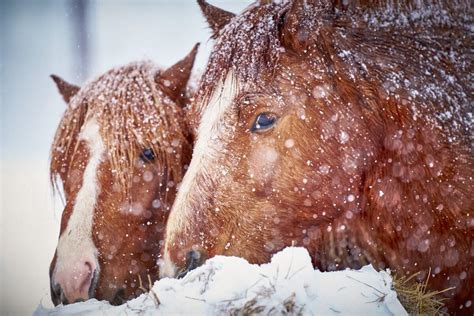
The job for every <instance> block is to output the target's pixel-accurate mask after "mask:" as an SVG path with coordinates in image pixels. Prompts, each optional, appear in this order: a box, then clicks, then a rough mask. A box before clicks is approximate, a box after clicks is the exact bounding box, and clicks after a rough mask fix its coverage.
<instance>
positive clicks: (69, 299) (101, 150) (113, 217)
mask: <svg viewBox="0 0 474 316" xmlns="http://www.w3.org/2000/svg"><path fill="white" fill-rule="evenodd" d="M196 52H197V46H196V47H195V48H194V49H193V50H192V52H191V53H190V54H189V55H188V56H186V58H184V59H183V60H181V61H179V62H178V63H177V64H176V65H174V66H172V67H171V68H168V69H167V70H164V71H162V70H159V69H158V68H157V67H156V66H155V65H154V64H152V63H151V62H136V63H131V64H128V65H125V66H122V67H118V68H115V69H112V70H110V71H108V72H106V73H105V74H103V75H101V76H99V77H98V78H97V79H94V80H92V81H91V82H89V83H87V84H86V85H85V86H84V87H82V88H81V89H79V88H78V87H75V86H73V85H70V84H68V83H66V82H65V81H64V80H62V79H60V78H59V77H57V76H54V77H53V79H54V80H55V82H56V83H57V85H58V88H59V91H60V92H61V94H62V95H63V97H64V99H65V101H66V102H68V103H69V104H68V108H67V109H66V112H65V114H64V116H63V118H62V120H61V122H60V124H59V127H58V130H57V132H56V136H55V139H54V143H53V146H52V151H51V180H52V181H53V183H54V181H58V186H62V188H63V192H64V196H65V200H66V201H65V202H66V203H65V208H64V211H63V214H62V220H61V229H60V238H59V241H58V247H57V249H56V253H55V256H54V258H53V261H52V263H51V267H50V279H51V297H52V299H53V302H54V303H55V304H60V303H63V304H67V303H73V302H75V301H78V300H86V299H89V298H97V299H100V300H108V301H110V302H112V303H114V304H119V303H122V302H123V301H124V300H127V299H130V298H133V297H135V296H137V295H139V294H141V293H142V292H143V289H140V288H139V282H140V279H143V280H148V277H150V278H151V280H155V279H156V278H157V277H158V267H157V265H156V261H157V259H158V256H159V253H160V251H161V245H162V243H163V241H162V239H163V234H164V228H165V224H166V219H167V215H168V212H169V209H170V207H171V205H172V203H173V200H174V197H175V194H176V184H177V183H179V182H180V181H181V179H182V177H183V174H184V170H185V166H186V165H187V164H188V163H189V160H190V158H191V150H192V145H191V135H190V134H191V133H190V131H189V128H188V126H187V124H186V122H185V117H184V113H183V107H184V106H185V105H186V103H187V97H188V93H187V92H186V86H187V82H188V79H189V76H190V74H191V69H192V65H193V62H194V58H195V56H196Z"/></svg>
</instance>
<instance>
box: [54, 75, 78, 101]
mask: <svg viewBox="0 0 474 316" xmlns="http://www.w3.org/2000/svg"><path fill="white" fill-rule="evenodd" d="M51 78H52V79H53V81H54V82H55V83H56V86H57V87H58V90H59V93H61V95H62V96H63V99H64V101H66V103H69V101H70V100H71V98H72V97H73V96H74V95H76V93H77V92H78V91H79V89H80V88H79V87H78V86H76V85H73V84H71V83H69V82H66V81H65V80H63V79H62V78H61V77H59V76H56V75H51Z"/></svg>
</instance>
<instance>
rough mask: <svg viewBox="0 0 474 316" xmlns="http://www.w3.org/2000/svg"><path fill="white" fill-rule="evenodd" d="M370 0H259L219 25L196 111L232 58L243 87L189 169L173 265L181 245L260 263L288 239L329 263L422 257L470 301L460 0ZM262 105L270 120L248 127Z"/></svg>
mask: <svg viewBox="0 0 474 316" xmlns="http://www.w3.org/2000/svg"><path fill="white" fill-rule="evenodd" d="M367 3H368V2H364V1H360V2H358V3H356V4H355V5H354V6H352V5H349V6H348V7H346V8H340V7H338V5H337V3H336V5H334V4H333V3H331V2H329V1H327V2H325V1H306V4H305V5H303V2H302V1H287V2H284V3H282V4H271V3H270V4H263V5H255V6H252V7H250V8H249V9H248V10H247V11H245V12H243V13H242V14H240V15H238V16H236V17H235V18H233V19H232V21H231V22H230V24H228V25H227V26H226V27H225V28H224V29H223V31H222V32H221V33H220V36H219V37H218V39H217V42H216V45H215V47H214V50H213V52H212V54H211V57H210V60H209V64H208V67H207V69H206V71H205V73H204V75H203V78H202V81H201V86H200V89H199V91H198V93H197V97H196V102H195V104H194V105H195V110H196V112H197V114H198V115H197V116H195V117H196V118H199V114H200V115H201V117H200V121H201V123H202V122H203V121H205V120H206V117H202V113H204V111H205V109H206V106H207V104H208V102H209V98H210V97H211V95H212V94H213V93H215V92H216V91H215V88H216V84H217V83H218V82H219V81H221V80H223V78H225V77H226V74H227V73H233V74H234V76H235V79H234V80H235V81H236V82H237V85H238V87H239V94H238V96H237V97H236V98H235V99H234V100H233V104H232V106H231V107H230V109H229V110H228V111H227V112H226V113H225V115H224V116H223V118H222V121H221V122H220V124H219V126H218V127H217V128H216V129H215V130H214V132H215V139H218V141H215V142H214V143H212V144H211V145H210V148H213V146H214V147H215V148H219V150H218V151H217V152H216V153H215V154H213V155H210V156H207V157H205V158H202V159H204V161H201V163H200V166H201V169H199V170H198V172H197V174H195V175H194V178H192V179H187V177H190V175H189V173H188V174H187V175H186V176H185V178H184V180H183V183H184V182H189V183H190V186H189V188H188V191H187V192H180V193H179V195H178V197H177V201H176V202H175V205H174V206H173V209H172V212H171V214H170V219H169V225H168V229H167V238H166V248H165V251H167V253H166V255H168V256H169V258H170V259H171V260H172V261H173V262H174V264H176V265H177V267H178V269H179V268H183V267H184V266H185V256H186V253H187V252H188V251H189V250H190V249H199V250H200V251H201V252H202V254H203V255H204V256H214V255H217V254H225V255H236V256H241V257H244V258H246V259H248V260H250V261H251V262H256V263H262V262H267V261H269V259H270V257H271V255H272V254H273V253H275V252H277V251H279V250H280V249H282V248H284V247H286V246H290V245H292V244H296V245H301V246H305V247H306V248H307V249H308V250H309V251H310V253H311V255H312V259H313V263H314V265H315V266H316V267H318V268H320V269H323V270H326V271H327V270H337V269H343V268H346V267H350V268H359V267H361V266H362V265H365V264H367V263H372V264H373V265H375V266H376V267H378V268H390V269H392V270H393V271H395V273H397V274H401V275H403V274H406V275H411V274H413V273H415V272H420V273H419V275H418V277H419V279H420V280H422V279H425V277H426V275H427V273H428V272H429V271H430V269H431V273H432V275H431V279H430V284H429V285H428V287H429V288H430V289H432V290H444V289H446V288H450V287H454V289H452V290H450V291H447V292H445V293H444V294H443V295H444V296H445V297H446V298H448V300H447V301H446V303H447V307H448V308H449V311H450V312H451V313H453V314H455V313H459V314H464V313H466V314H472V312H473V309H472V308H473V307H472V299H473V291H472V284H473V282H474V271H473V270H472V264H471V263H472V258H473V256H474V241H473V226H474V220H473V218H472V214H473V211H474V203H473V194H474V192H473V191H474V189H473V188H474V160H473V153H472V148H473V146H472V140H473V139H472V136H473V128H472V127H473V120H472V110H473V107H472V102H473V96H472V89H471V87H472V83H473V78H472V70H473V65H472V58H471V57H469V51H472V48H473V47H472V35H471V33H469V32H468V31H467V29H468V26H467V25H469V23H472V12H470V11H469V10H466V8H470V5H469V3H467V2H462V3H458V6H456V5H453V4H452V2H442V1H425V2H419V3H420V5H419V6H418V5H416V3H417V2H404V4H402V3H401V2H392V1H388V2H382V1H379V2H370V3H369V4H370V5H367ZM350 4H351V3H350ZM428 5H432V6H433V8H434V9H433V10H432V11H430V10H428ZM440 9H446V10H447V13H446V14H445V15H443V16H442V17H441V16H439V15H437V12H438V11H437V10H440ZM416 10H419V11H416ZM390 12H392V13H393V14H390ZM423 12H424V13H425V15H418V13H423ZM430 12H431V13H430ZM409 13H413V15H409ZM415 13H417V14H415ZM402 15H403V16H404V17H405V18H406V19H403V18H402ZM394 17H398V19H394ZM407 17H408V18H407ZM374 21H377V22H376V23H375V22H374ZM263 112H272V113H274V114H275V115H276V116H277V117H278V121H277V123H276V124H275V126H274V127H273V129H271V130H270V131H267V132H264V133H252V132H251V131H250V128H251V126H252V124H253V122H254V121H255V118H256V117H257V116H258V115H259V114H260V113H263ZM227 130H232V133H229V132H228V131H227ZM200 137H202V135H199V133H198V134H197V142H198V143H199V138H200ZM193 163H194V161H192V162H191V166H190V169H191V168H193ZM186 180H190V181H186ZM180 197H181V198H180ZM178 201H179V203H178V204H177V202H178ZM177 223H184V224H181V225H178V224H177Z"/></svg>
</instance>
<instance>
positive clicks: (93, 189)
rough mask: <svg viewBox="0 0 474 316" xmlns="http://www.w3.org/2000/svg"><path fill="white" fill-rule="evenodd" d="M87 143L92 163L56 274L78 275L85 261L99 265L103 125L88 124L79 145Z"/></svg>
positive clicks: (64, 235)
mask: <svg viewBox="0 0 474 316" xmlns="http://www.w3.org/2000/svg"><path fill="white" fill-rule="evenodd" d="M81 140H82V141H85V142H86V144H87V146H88V149H89V162H88V164H87V166H86V168H85V170H84V175H83V180H82V187H81V189H80V190H79V192H78V193H77V196H76V201H75V203H74V208H73V210H72V213H71V217H70V218H69V221H68V223H67V226H66V229H65V230H64V232H63V233H62V234H61V237H60V238H59V242H58V247H57V250H56V251H57V253H56V255H57V257H56V268H55V273H59V272H62V271H64V270H69V272H71V273H72V274H74V273H75V271H74V270H75V269H76V265H77V264H79V262H80V261H81V260H87V261H91V260H94V261H96V256H97V248H96V247H95V245H94V242H93V240H92V219H93V215H94V208H95V205H96V202H97V197H98V195H99V189H100V188H99V185H98V183H97V169H98V167H99V165H100V162H101V159H102V156H103V154H104V151H105V148H104V144H103V142H102V138H101V136H100V133H99V125H98V123H97V121H96V120H95V119H94V118H92V119H90V120H88V121H87V122H86V123H85V125H84V127H83V130H82V131H81V134H80V135H79V141H81Z"/></svg>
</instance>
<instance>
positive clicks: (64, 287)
mask: <svg viewBox="0 0 474 316" xmlns="http://www.w3.org/2000/svg"><path fill="white" fill-rule="evenodd" d="M80 269H81V270H80V271H77V273H76V274H75V275H67V278H65V277H64V276H63V275H58V276H56V278H51V279H50V289H51V300H52V301H53V303H54V305H59V304H63V305H67V304H72V303H77V302H82V301H86V300H88V299H90V298H93V297H94V292H95V288H96V286H97V281H98V278H99V269H98V266H97V265H95V264H92V263H90V262H84V263H83V264H82V265H81V267H80Z"/></svg>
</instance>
